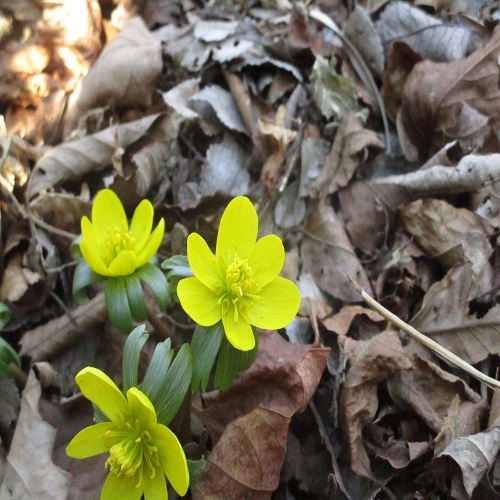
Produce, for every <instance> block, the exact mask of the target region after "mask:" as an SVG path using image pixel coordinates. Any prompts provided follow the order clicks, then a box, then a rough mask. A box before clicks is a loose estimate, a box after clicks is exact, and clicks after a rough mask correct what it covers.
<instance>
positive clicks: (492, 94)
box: [397, 30, 500, 161]
mask: <svg viewBox="0 0 500 500" xmlns="http://www.w3.org/2000/svg"><path fill="white" fill-rule="evenodd" d="M499 42H500V30H497V31H495V33H494V34H493V37H492V38H491V40H490V41H489V43H488V44H487V45H486V46H485V47H484V48H482V49H478V50H476V51H475V52H473V53H472V54H471V55H470V56H469V57H467V58H466V59H461V60H458V61H454V62H450V63H434V62H430V61H422V62H419V63H417V64H416V65H415V66H414V67H413V70H412V72H411V73H410V75H409V76H408V79H407V81H406V83H405V86H404V89H403V96H402V103H401V108H400V109H399V111H398V116H397V128H398V135H399V138H400V141H401V146H402V148H403V152H404V154H405V156H406V158H407V159H408V160H410V161H415V160H417V159H419V158H420V159H425V158H428V157H429V155H432V154H433V153H435V152H436V151H438V150H439V149H440V148H441V147H442V146H444V144H446V143H447V142H450V141H451V140H453V139H460V140H465V139H468V140H470V141H471V143H472V144H473V145H478V144H481V137H484V136H485V135H486V126H487V124H488V123H489V122H490V120H491V123H492V124H493V125H494V126H498V117H499V116H500V90H499V89H498V74H499V70H498V61H497V59H498V48H499Z"/></svg>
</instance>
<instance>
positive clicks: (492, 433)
mask: <svg viewBox="0 0 500 500" xmlns="http://www.w3.org/2000/svg"><path fill="white" fill-rule="evenodd" d="M499 449H500V428H498V427H495V428H494V429H491V430H489V431H484V432H479V433H477V434H474V435H471V436H463V437H459V438H457V439H455V440H453V441H452V442H451V443H450V444H449V445H448V446H447V447H446V449H445V450H444V451H443V452H442V453H441V454H440V455H439V457H438V458H439V459H443V458H444V457H449V458H451V459H452V460H454V461H455V462H456V463H457V464H458V466H459V467H460V470H461V472H462V481H463V485H464V487H465V490H466V492H467V494H468V495H469V498H471V497H472V493H473V491H474V489H475V488H476V486H477V485H478V483H479V481H480V480H481V479H482V477H483V476H484V475H485V474H486V473H487V472H488V470H489V469H490V467H491V466H492V465H493V463H494V461H495V459H496V457H497V454H498V451H499Z"/></svg>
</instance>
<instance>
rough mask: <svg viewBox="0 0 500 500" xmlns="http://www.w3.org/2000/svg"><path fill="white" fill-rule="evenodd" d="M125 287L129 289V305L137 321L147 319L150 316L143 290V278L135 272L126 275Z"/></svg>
mask: <svg viewBox="0 0 500 500" xmlns="http://www.w3.org/2000/svg"><path fill="white" fill-rule="evenodd" d="M123 278H124V281H125V288H126V289H127V298H128V305H129V307H130V312H131V314H132V318H134V320H135V321H145V320H146V318H147V317H148V310H147V308H146V302H145V301H144V292H143V291H142V285H141V280H140V279H139V277H138V276H137V275H136V274H135V273H134V274H131V275H130V276H124V277H123Z"/></svg>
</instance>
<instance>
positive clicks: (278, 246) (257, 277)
mask: <svg viewBox="0 0 500 500" xmlns="http://www.w3.org/2000/svg"><path fill="white" fill-rule="evenodd" d="M284 263H285V249H284V247H283V243H282V241H281V239H280V238H278V236H276V235H275V234H270V235H268V236H264V238H261V239H260V240H259V241H257V243H256V244H255V247H254V249H253V251H252V253H251V254H250V257H249V258H248V264H249V266H250V267H251V268H252V278H253V279H254V281H255V283H257V284H258V285H259V286H261V287H264V286H266V285H267V284H268V283H270V282H271V281H272V280H273V279H274V278H276V277H277V276H278V274H279V273H280V272H281V269H282V268H283V264H284Z"/></svg>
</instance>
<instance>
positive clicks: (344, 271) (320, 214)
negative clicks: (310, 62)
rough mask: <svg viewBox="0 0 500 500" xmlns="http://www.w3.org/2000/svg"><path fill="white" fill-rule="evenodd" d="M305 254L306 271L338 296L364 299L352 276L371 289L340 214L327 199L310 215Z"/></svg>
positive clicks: (302, 250)
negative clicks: (338, 214)
mask: <svg viewBox="0 0 500 500" xmlns="http://www.w3.org/2000/svg"><path fill="white" fill-rule="evenodd" d="M301 254H302V260H303V263H304V271H306V272H309V273H311V274H312V276H313V277H314V279H315V280H316V283H317V284H318V285H319V286H320V288H322V289H323V290H325V291H326V292H328V293H330V294H331V295H333V296H334V297H338V298H340V299H342V300H346V301H352V302H359V301H361V300H362V299H361V298H360V296H359V294H358V293H357V292H356V291H355V290H354V288H353V287H352V286H351V283H350V282H349V277H351V278H353V279H355V280H356V281H357V282H358V283H359V284H360V286H361V287H362V288H364V289H365V290H371V285H370V282H369V281H368V278H367V276H366V273H365V271H364V269H363V267H362V266H361V263H360V262H359V260H358V257H357V256H356V254H355V252H354V248H353V246H352V244H351V242H350V241H349V238H348V236H347V234H346V232H345V229H344V227H343V226H342V223H341V221H340V219H339V217H338V216H337V215H336V214H335V212H334V210H333V208H332V207H331V206H329V205H327V204H326V203H321V204H319V205H318V207H317V209H316V210H311V211H310V213H309V214H308V216H307V218H306V224H305V228H304V239H303V242H302V246H301Z"/></svg>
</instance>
